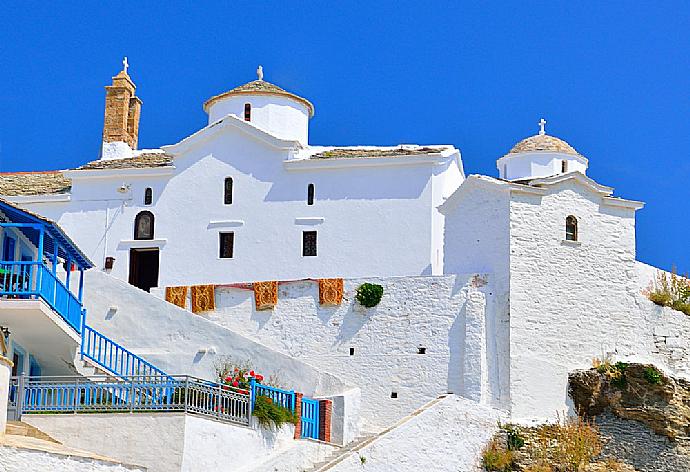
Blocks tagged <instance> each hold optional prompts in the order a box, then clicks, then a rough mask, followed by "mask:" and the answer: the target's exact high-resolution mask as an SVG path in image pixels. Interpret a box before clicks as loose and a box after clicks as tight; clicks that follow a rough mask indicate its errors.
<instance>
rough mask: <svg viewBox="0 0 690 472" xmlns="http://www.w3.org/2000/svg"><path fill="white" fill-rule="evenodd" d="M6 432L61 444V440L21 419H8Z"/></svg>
mask: <svg viewBox="0 0 690 472" xmlns="http://www.w3.org/2000/svg"><path fill="white" fill-rule="evenodd" d="M5 434H11V435H13V436H26V437H28V438H36V439H41V440H43V441H49V442H53V443H56V444H60V442H59V441H56V440H55V439H53V438H52V437H50V436H48V435H47V434H46V433H44V432H43V431H41V430H40V429H38V428H36V427H34V426H31V425H30V424H26V423H22V422H21V421H8V422H7V427H6V428H5Z"/></svg>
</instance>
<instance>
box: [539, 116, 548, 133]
mask: <svg viewBox="0 0 690 472" xmlns="http://www.w3.org/2000/svg"><path fill="white" fill-rule="evenodd" d="M544 126H546V120H545V119H544V118H542V119H541V120H539V134H542V135H543V134H546V131H544Z"/></svg>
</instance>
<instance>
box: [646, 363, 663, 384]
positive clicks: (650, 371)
mask: <svg viewBox="0 0 690 472" xmlns="http://www.w3.org/2000/svg"><path fill="white" fill-rule="evenodd" d="M643 375H644V378H645V380H646V381H647V382H649V383H650V384H652V385H661V382H662V377H661V372H659V370H657V368H656V367H654V366H653V365H650V366H648V367H646V368H645V370H644V374H643Z"/></svg>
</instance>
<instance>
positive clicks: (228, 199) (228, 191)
mask: <svg viewBox="0 0 690 472" xmlns="http://www.w3.org/2000/svg"><path fill="white" fill-rule="evenodd" d="M223 203H225V204H226V205H232V177H226V178H225V192H224V196H223Z"/></svg>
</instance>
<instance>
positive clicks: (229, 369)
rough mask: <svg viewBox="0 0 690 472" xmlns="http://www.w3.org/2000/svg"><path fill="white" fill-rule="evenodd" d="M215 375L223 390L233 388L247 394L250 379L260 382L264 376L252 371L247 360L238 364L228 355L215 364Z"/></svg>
mask: <svg viewBox="0 0 690 472" xmlns="http://www.w3.org/2000/svg"><path fill="white" fill-rule="evenodd" d="M214 368H215V370H216V375H218V379H219V381H220V383H221V384H222V385H223V389H224V390H233V391H236V392H238V393H242V394H249V389H250V379H251V378H252V377H253V378H254V379H255V380H256V382H258V383H261V381H263V379H264V377H263V375H261V374H258V373H256V372H254V370H253V369H252V368H251V364H250V363H249V361H245V362H244V363H241V364H238V363H235V362H233V360H232V359H231V358H229V357H226V358H221V359H220V360H219V361H218V362H217V363H216V364H215V365H214Z"/></svg>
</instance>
